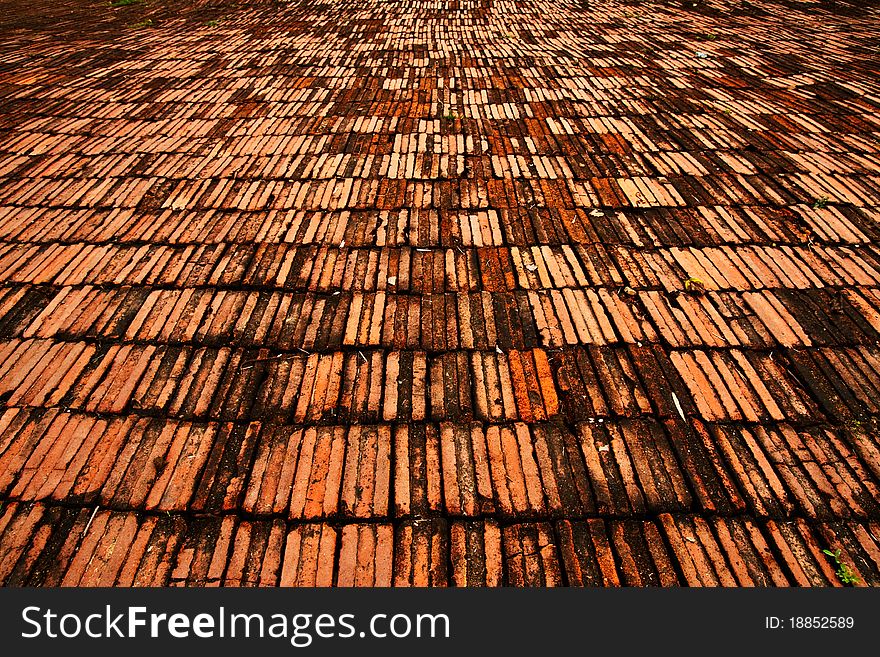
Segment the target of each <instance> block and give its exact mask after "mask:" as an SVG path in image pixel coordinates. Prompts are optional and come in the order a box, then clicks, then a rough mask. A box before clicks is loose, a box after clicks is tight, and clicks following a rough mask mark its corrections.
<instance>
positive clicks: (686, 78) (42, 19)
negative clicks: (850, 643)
mask: <svg viewBox="0 0 880 657" xmlns="http://www.w3.org/2000/svg"><path fill="white" fill-rule="evenodd" d="M38 4H39V3H33V2H24V0H0V36H2V38H0V499H2V500H3V507H2V510H0V583H5V584H6V585H21V584H28V585H43V586H49V585H58V584H63V585H77V584H78V585H96V584H101V585H113V584H117V585H131V584H135V585H148V584H161V585H168V584H172V585H177V584H183V585H254V584H261V585H275V584H282V585H290V584H301V585H311V584H319V585H352V584H354V585H373V584H379V585H388V584H415V585H453V584H454V585H481V584H490V585H491V584H511V585H554V584H569V585H576V584H588V585H600V586H602V585H617V584H628V585H673V584H683V585H700V584H705V585H718V584H721V585H751V584H756V585H789V584H791V585H818V586H827V585H839V584H840V581H839V579H838V577H837V576H836V575H835V566H834V563H833V560H832V559H830V558H829V557H828V556H826V555H824V554H823V553H822V550H823V549H826V548H827V549H831V550H835V549H838V548H839V549H841V555H840V558H841V560H842V561H844V562H845V563H847V564H848V565H849V566H850V567H851V568H852V570H853V571H854V572H855V573H856V575H857V576H858V578H859V584H862V585H864V584H869V585H877V584H880V443H878V429H880V426H878V425H880V138H878V134H880V64H878V53H877V49H876V48H877V35H878V27H877V26H878V24H880V10H878V9H872V10H866V9H862V10H858V9H856V8H854V5H853V4H847V3H843V2H840V3H837V5H836V8H834V9H833V10H829V7H830V6H831V4H832V3H828V2H806V1H804V2H796V1H793V0H792V1H789V2H783V1H781V0H779V1H771V0H767V1H761V0H751V2H743V3H741V2H739V1H738V0H712V1H711V2H710V1H706V2H699V3H697V5H698V6H696V7H690V3H685V4H687V5H688V8H687V9H682V8H681V6H682V3H678V2H665V3H664V2H659V1H658V2H631V3H620V2H611V1H609V2H602V1H600V0H591V2H589V3H588V2H586V0H583V1H581V2H577V1H574V0H571V1H567V0H554V1H551V0H521V1H519V2H511V1H506V2H505V1H493V0H460V1H458V2H445V1H440V0H422V1H419V0H409V1H406V0H393V1H380V0H357V1H355V0H345V1H342V2H333V3H324V4H321V3H314V2H301V3H300V2H295V1H293V0H292V1H291V2H289V3H287V4H280V5H272V4H269V3H268V2H265V3H263V4H253V3H252V4H251V5H250V6H242V7H240V8H236V7H235V6H234V5H232V4H229V5H227V6H225V7H223V6H214V7H209V6H207V5H204V4H202V5H201V6H196V5H195V3H188V2H186V1H185V0H177V2H176V4H175V3H173V2H172V3H163V7H161V8H158V7H154V6H151V5H145V4H135V5H131V6H126V7H120V8H116V9H114V8H110V7H108V6H107V5H106V3H104V2H100V1H98V0H93V1H90V0H66V2H61V3H51V6H49V7H43V6H39V7H35V6H34V5H38ZM157 4H158V3H157ZM147 20H149V21H151V24H150V25H145V22H146V21H147ZM215 21H216V23H215Z"/></svg>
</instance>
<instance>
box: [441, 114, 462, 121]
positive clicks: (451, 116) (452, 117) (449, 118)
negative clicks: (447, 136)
mask: <svg viewBox="0 0 880 657" xmlns="http://www.w3.org/2000/svg"><path fill="white" fill-rule="evenodd" d="M443 118H444V119H446V120H447V121H455V119H457V118H458V114H456V113H455V112H447V113H446V114H445V115H444V116H443Z"/></svg>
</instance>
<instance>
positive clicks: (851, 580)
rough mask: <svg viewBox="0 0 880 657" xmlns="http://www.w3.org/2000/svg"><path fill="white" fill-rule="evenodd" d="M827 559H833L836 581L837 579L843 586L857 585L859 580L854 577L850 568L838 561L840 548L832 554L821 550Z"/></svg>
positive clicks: (829, 551)
mask: <svg viewBox="0 0 880 657" xmlns="http://www.w3.org/2000/svg"><path fill="white" fill-rule="evenodd" d="M822 552H824V553H825V554H827V555H828V556H829V557H831V558H832V559H834V565H835V566H837V572H836V573H835V575H837V579H839V580H840V581H841V582H843V583H844V584H858V582H859V578H858V577H856V574H855V573H854V572H853V571H852V568H850V567H849V566H847V565H846V564H845V563H843V562H842V561H841V560H840V548H837V549H836V550H835V551H834V552H832V551H831V550H822Z"/></svg>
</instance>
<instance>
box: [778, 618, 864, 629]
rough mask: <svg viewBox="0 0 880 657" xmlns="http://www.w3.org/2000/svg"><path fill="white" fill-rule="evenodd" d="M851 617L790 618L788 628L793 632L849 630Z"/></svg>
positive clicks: (853, 623)
mask: <svg viewBox="0 0 880 657" xmlns="http://www.w3.org/2000/svg"><path fill="white" fill-rule="evenodd" d="M854 625H855V619H854V618H853V617H852V616H791V617H789V618H788V626H789V627H790V628H791V629H793V630H851V629H852V628H853V626H854Z"/></svg>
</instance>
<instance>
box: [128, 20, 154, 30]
mask: <svg viewBox="0 0 880 657" xmlns="http://www.w3.org/2000/svg"><path fill="white" fill-rule="evenodd" d="M152 25H153V21H151V20H150V19H149V18H148V19H147V20H144V21H141V22H140V23H132V24H131V25H129V26H128V28H129V29H130V30H140V29H141V28H144V27H152Z"/></svg>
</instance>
